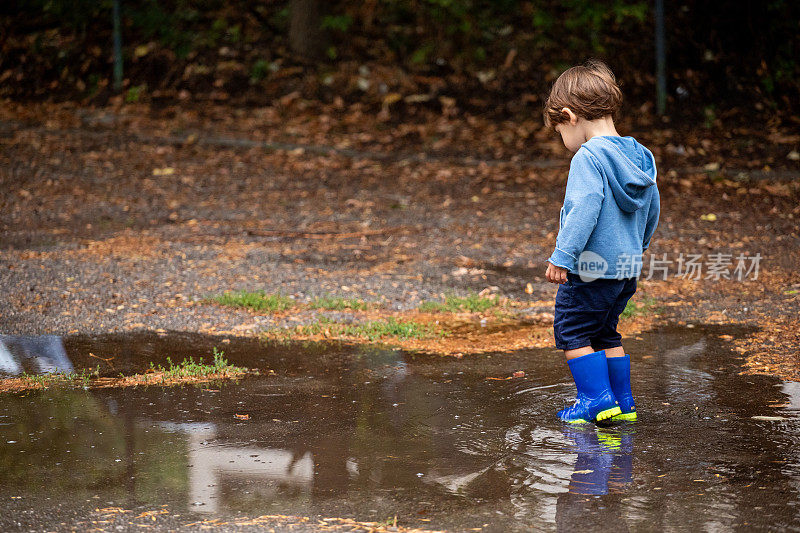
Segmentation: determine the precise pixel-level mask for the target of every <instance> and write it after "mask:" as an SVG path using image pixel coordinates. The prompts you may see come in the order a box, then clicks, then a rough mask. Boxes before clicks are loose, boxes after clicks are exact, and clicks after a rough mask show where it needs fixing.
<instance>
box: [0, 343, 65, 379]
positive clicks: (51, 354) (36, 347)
mask: <svg viewBox="0 0 800 533" xmlns="http://www.w3.org/2000/svg"><path fill="white" fill-rule="evenodd" d="M57 371H61V372H71V371H72V362H70V360H69V358H68V357H67V352H66V351H65V350H64V344H63V343H62V341H61V337H57V336H55V335H41V336H38V337H25V336H18V335H0V373H6V374H11V375H14V376H16V375H19V374H22V373H23V372H28V373H31V374H37V373H38V374H46V373H50V372H57Z"/></svg>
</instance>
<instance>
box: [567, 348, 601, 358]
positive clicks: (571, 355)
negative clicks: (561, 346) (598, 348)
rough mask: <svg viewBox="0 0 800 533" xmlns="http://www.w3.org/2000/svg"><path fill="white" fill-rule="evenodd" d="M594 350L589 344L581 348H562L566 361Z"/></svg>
mask: <svg viewBox="0 0 800 533" xmlns="http://www.w3.org/2000/svg"><path fill="white" fill-rule="evenodd" d="M594 352H595V350H594V349H593V348H592V347H591V346H584V347H583V348H575V349H574V350H564V356H565V357H566V358H567V361H569V360H570V359H575V358H576V357H581V356H584V355H589V354H590V353H594Z"/></svg>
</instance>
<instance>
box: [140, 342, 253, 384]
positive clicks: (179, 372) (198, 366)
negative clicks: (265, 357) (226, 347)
mask: <svg viewBox="0 0 800 533" xmlns="http://www.w3.org/2000/svg"><path fill="white" fill-rule="evenodd" d="M212 353H213V355H214V361H213V362H212V363H211V364H206V363H204V362H203V358H202V357H201V358H200V359H199V360H198V361H195V360H194V359H193V358H191V357H190V358H188V359H184V360H183V361H181V362H180V363H178V364H175V363H173V362H172V359H170V358H169V357H167V364H168V365H169V366H167V367H166V368H165V367H163V366H161V365H158V366H155V365H154V364H153V363H150V372H151V373H155V374H160V375H161V377H162V381H167V380H174V379H181V378H204V377H208V376H212V375H213V376H217V375H220V374H242V373H244V372H246V371H247V369H246V368H241V367H238V366H234V365H232V364H230V363H228V360H227V359H225V352H222V351H217V349H216V348H213V350H212Z"/></svg>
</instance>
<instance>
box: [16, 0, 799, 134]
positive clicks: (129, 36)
mask: <svg viewBox="0 0 800 533" xmlns="http://www.w3.org/2000/svg"><path fill="white" fill-rule="evenodd" d="M112 6H113V4H112V0H11V1H8V0H7V1H6V2H3V3H2V7H0V39H1V41H0V52H1V53H2V56H1V57H0V81H1V82H2V85H1V86H0V96H10V97H15V98H32V99H44V98H49V99H80V100H84V101H92V102H96V103H102V102H104V101H106V100H107V99H108V98H109V97H111V96H113V95H114V91H112V89H111V86H112V84H111V83H110V77H111V71H112V66H111V65H112V59H113V58H112V45H111V43H112V27H113V24H112ZM720 6H721V5H720V4H718V3H716V2H704V1H701V0H686V1H682V2H666V33H667V43H668V89H669V111H670V113H671V114H672V115H674V116H680V115H682V114H683V115H688V116H692V117H700V120H702V118H703V117H704V116H706V115H707V110H708V109H709V108H712V109H714V110H715V113H725V112H726V110H727V109H730V108H737V112H741V111H742V110H744V111H755V112H761V113H769V112H774V111H775V110H778V109H781V110H784V111H788V112H789V113H788V114H791V113H796V111H797V106H798V102H800V63H798V59H797V58H798V56H800V2H796V1H794V0H767V1H764V2H727V3H725V5H724V8H723V7H720ZM653 11H654V9H653V2H652V1H640V0H606V1H602V2H596V1H590V0H562V1H555V0H362V1H353V0H335V1H330V2H325V1H322V0H289V1H275V2H271V1H260V2H259V1H246V0H230V1H223V0H164V1H158V0H136V1H134V0H124V1H123V2H122V23H123V54H124V62H125V78H126V79H125V87H124V91H125V99H126V100H127V101H140V100H143V99H147V100H164V101H174V100H175V99H176V98H180V99H187V98H198V99H208V98H210V99H215V100H225V101H228V102H231V103H241V104H245V105H247V104H252V105H265V104H269V103H270V102H271V101H273V100H275V99H279V98H281V97H283V96H285V95H286V94H288V93H291V92H293V91H298V92H299V94H300V95H301V96H302V97H304V98H309V99H319V100H322V101H328V102H330V101H334V100H335V99H337V98H341V99H343V100H344V101H345V102H352V101H360V102H364V103H365V105H368V106H369V105H372V106H374V107H375V108H379V107H381V106H386V105H387V102H388V103H389V104H394V103H395V102H399V105H398V106H396V107H398V108H400V109H402V106H403V105H404V102H409V101H411V102H413V103H414V104H415V105H435V106H438V105H453V104H455V105H458V106H459V107H461V108H475V109H477V110H481V111H486V112H492V113H499V114H501V115H503V114H510V113H511V114H513V113H516V112H519V111H520V110H521V109H523V108H526V107H535V108H540V107H541V99H542V97H543V95H544V94H546V92H547V89H548V86H549V84H550V83H551V82H552V80H553V79H554V77H555V76H556V75H557V74H558V73H559V72H560V71H562V70H563V69H564V68H566V67H567V66H569V65H572V64H575V63H579V62H582V61H584V60H585V59H586V58H587V57H600V58H603V59H606V60H607V61H608V62H609V63H610V64H611V66H612V68H613V69H614V70H615V71H616V73H617V75H618V76H619V77H620V78H621V79H622V80H623V81H624V83H625V87H624V90H625V93H626V96H627V97H628V99H629V102H630V103H631V104H632V105H633V106H634V107H635V108H636V109H639V110H641V111H642V112H648V111H650V110H651V109H652V105H651V103H650V102H652V100H653V98H654V90H655V89H654V84H655V79H654V74H653V72H654V63H655V60H654V23H653ZM723 101H724V102H725V104H722V102H723ZM443 102H444V103H443Z"/></svg>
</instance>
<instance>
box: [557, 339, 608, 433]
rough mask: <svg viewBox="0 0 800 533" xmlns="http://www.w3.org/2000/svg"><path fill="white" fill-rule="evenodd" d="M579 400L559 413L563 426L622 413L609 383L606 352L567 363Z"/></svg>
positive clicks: (603, 418) (595, 353) (576, 399)
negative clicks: (568, 423)
mask: <svg viewBox="0 0 800 533" xmlns="http://www.w3.org/2000/svg"><path fill="white" fill-rule="evenodd" d="M567 364H568V365H569V370H570V372H572V379H573V380H575V387H576V388H577V389H578V396H577V398H575V404H574V405H573V406H572V407H567V408H566V409H562V410H561V411H559V412H558V417H559V418H560V419H561V420H563V421H564V422H572V423H587V422H597V421H599V420H606V419H608V418H611V417H612V416H614V415H618V414H620V413H621V412H622V411H621V410H620V408H619V405H617V399H616V398H615V397H614V393H613V392H612V391H611V384H610V383H609V381H608V366H606V352H605V351H602V350H601V351H599V352H594V353H590V354H587V355H582V356H580V357H576V358H575V359H570V360H569V361H567Z"/></svg>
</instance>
